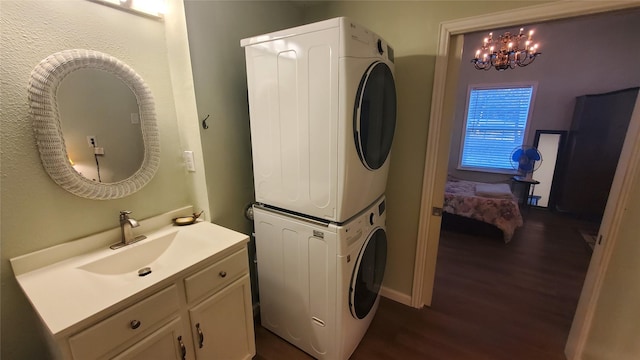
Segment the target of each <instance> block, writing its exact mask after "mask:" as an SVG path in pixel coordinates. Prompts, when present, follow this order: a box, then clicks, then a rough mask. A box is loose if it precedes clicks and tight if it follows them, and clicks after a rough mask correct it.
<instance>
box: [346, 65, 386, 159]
mask: <svg viewBox="0 0 640 360" xmlns="http://www.w3.org/2000/svg"><path fill="white" fill-rule="evenodd" d="M395 129H396V85H395V82H394V81H393V74H392V73H391V69H390V68H389V66H387V64H385V63H383V62H381V61H376V62H374V63H373V64H371V65H369V67H368V68H367V71H366V72H365V73H364V75H363V76H362V79H361V80H360V85H359V86H358V94H357V96H356V103H355V104H354V111H353V134H354V138H355V143H356V149H357V150H358V156H359V157H360V161H362V164H363V165H364V166H365V167H366V168H367V169H369V170H376V169H379V168H380V167H381V166H382V165H384V162H385V161H386V160H387V156H389V151H390V150H391V143H392V142H393V133H394V132H395Z"/></svg>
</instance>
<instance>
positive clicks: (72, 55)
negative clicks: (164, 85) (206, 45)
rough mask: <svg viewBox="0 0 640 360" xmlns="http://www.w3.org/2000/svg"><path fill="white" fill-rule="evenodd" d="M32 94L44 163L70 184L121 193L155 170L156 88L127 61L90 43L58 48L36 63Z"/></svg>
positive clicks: (99, 193)
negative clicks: (84, 46) (86, 47)
mask: <svg viewBox="0 0 640 360" xmlns="http://www.w3.org/2000/svg"><path fill="white" fill-rule="evenodd" d="M28 94H29V106H30V115H31V117H32V120H33V127H34V131H35V136H36V141H37V144H38V150H39V152H40V158H41V160H42V165H43V166H44V168H45V170H46V172H47V173H48V174H49V176H50V177H51V178H52V179H53V181H55V182H56V183H57V184H58V185H60V186H61V187H63V188H64V189H65V190H67V191H69V192H71V193H73V194H75V195H77V196H80V197H84V198H88V199H95V200H108V199H117V198H121V197H124V196H127V195H130V194H132V193H134V192H136V191H138V190H140V189H141V188H142V187H144V186H145V185H146V184H147V183H148V182H149V181H150V180H151V178H152V177H153V175H154V174H155V172H156V170H157V169H158V165H159V158H160V144H159V136H158V128H157V124H156V119H155V108H154V102H153V96H152V94H151V91H150V90H149V88H148V86H147V85H146V84H145V82H144V80H143V79H142V77H140V75H138V74H137V73H136V72H135V71H134V70H133V69H132V68H131V67H129V66H128V65H127V64H125V63H123V62H121V61H120V60H118V59H116V58H114V57H112V56H109V55H107V54H104V53H100V52H97V51H92V50H81V49H76V50H65V51H62V52H58V53H55V54H53V55H51V56H49V57H47V58H46V59H44V60H43V61H41V62H40V64H38V65H37V66H36V67H35V69H33V71H32V72H31V79H30V81H29V91H28Z"/></svg>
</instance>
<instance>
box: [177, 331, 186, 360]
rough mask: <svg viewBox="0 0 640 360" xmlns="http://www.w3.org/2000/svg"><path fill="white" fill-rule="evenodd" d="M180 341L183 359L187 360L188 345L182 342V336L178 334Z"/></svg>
mask: <svg viewBox="0 0 640 360" xmlns="http://www.w3.org/2000/svg"><path fill="white" fill-rule="evenodd" d="M178 343H179V344H180V352H181V354H182V360H185V359H186V358H187V347H186V346H184V343H183V342H182V336H178Z"/></svg>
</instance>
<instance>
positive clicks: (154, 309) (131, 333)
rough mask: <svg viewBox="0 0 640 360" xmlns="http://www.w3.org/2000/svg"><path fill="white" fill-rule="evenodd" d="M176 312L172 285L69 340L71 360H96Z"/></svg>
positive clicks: (176, 307)
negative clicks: (72, 359)
mask: <svg viewBox="0 0 640 360" xmlns="http://www.w3.org/2000/svg"><path fill="white" fill-rule="evenodd" d="M178 309H179V304H178V289H177V287H176V286H175V285H172V286H170V287H168V288H166V289H164V290H162V291H160V292H158V293H156V294H154V295H152V296H150V297H148V298H146V299H144V300H142V301H140V302H139V303H137V304H135V305H133V306H131V307H129V308H127V309H124V310H122V311H120V312H118V313H116V314H114V315H112V316H111V317H109V318H107V319H105V320H103V321H101V322H99V323H97V324H95V325H94V326H92V327H90V328H88V329H86V330H84V331H82V332H80V333H78V334H76V335H74V336H72V337H70V338H69V345H70V346H71V353H72V354H73V357H74V359H82V360H85V359H86V360H89V359H96V358H98V357H100V356H102V355H104V354H105V353H107V352H108V351H110V350H113V349H115V348H116V347H118V346H119V345H121V344H123V343H124V342H126V341H127V340H129V339H132V338H134V337H136V336H138V335H139V334H142V333H144V332H146V331H147V330H150V329H152V328H153V327H154V325H156V324H158V323H159V322H161V321H162V320H164V319H166V318H168V317H169V316H171V315H172V314H174V313H176V312H177V311H178Z"/></svg>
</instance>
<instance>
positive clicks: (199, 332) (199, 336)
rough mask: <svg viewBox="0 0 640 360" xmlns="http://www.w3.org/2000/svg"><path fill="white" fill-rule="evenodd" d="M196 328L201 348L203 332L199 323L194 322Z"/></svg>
mask: <svg viewBox="0 0 640 360" xmlns="http://www.w3.org/2000/svg"><path fill="white" fill-rule="evenodd" d="M196 330H197V331H198V346H199V347H200V348H201V349H202V347H203V346H204V334H203V333H202V329H200V323H197V324H196Z"/></svg>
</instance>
